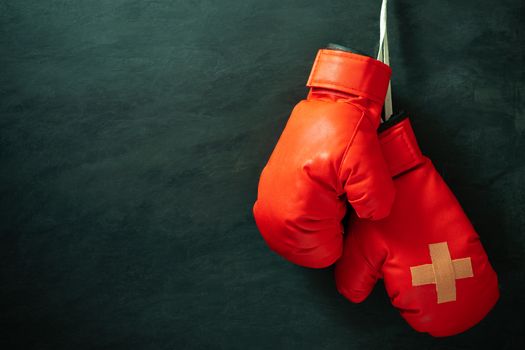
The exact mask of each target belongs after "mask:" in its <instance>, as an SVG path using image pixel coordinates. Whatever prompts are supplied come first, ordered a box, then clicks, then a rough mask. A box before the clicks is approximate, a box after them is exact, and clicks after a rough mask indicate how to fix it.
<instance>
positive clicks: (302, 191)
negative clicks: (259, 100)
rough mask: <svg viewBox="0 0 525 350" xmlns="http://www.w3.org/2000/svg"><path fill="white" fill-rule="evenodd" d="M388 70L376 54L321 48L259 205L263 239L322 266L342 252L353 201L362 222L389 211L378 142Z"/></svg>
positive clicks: (302, 261) (390, 191) (291, 256)
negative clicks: (348, 209) (345, 223)
mask: <svg viewBox="0 0 525 350" xmlns="http://www.w3.org/2000/svg"><path fill="white" fill-rule="evenodd" d="M339 48H340V47H339ZM390 74H391V71H390V68H389V67H388V66H387V65H385V64H383V63H381V62H379V61H377V60H375V59H373V58H370V57H367V56H362V55H358V54H355V53H352V52H347V51H343V50H340V49H322V50H319V52H318V54H317V57H316V59H315V62H314V65H313V68H312V72H311V74H310V78H309V79H308V83H307V86H308V87H310V92H309V94H308V97H307V99H306V100H303V101H301V102H300V103H299V104H298V105H297V106H296V107H295V108H294V110H293V112H292V114H291V116H290V118H289V120H288V123H287V124H286V127H285V129H284V131H283V133H282V135H281V137H280V138H279V141H278V142H277V145H276V146H275V149H274V150H273V153H272V155H271V157H270V159H269V161H268V163H267V165H266V167H265V168H264V169H263V171H262V174H261V178H260V182H259V190H258V198H257V201H256V203H255V205H254V216H255V220H256V223H257V226H258V228H259V231H260V232H261V234H262V236H263V237H264V239H265V240H266V242H267V243H268V245H269V246H270V248H271V249H273V250H274V251H275V252H277V253H278V254H280V255H281V256H283V257H284V258H286V259H288V260H289V261H291V262H293V263H296V264H298V265H302V266H306V267H313V268H322V267H326V266H329V265H331V264H333V263H334V262H335V261H336V260H337V259H338V258H339V257H340V255H341V252H342V238H343V231H344V229H343V227H342V224H341V220H342V218H343V217H344V215H345V213H346V203H347V201H348V202H349V203H350V204H351V205H352V206H353V208H354V209H355V211H356V213H357V215H359V217H361V218H364V219H381V218H384V217H385V216H387V215H388V213H389V212H390V207H391V205H392V202H393V199H394V186H393V183H392V179H391V178H390V175H389V173H388V168H387V166H386V163H385V161H384V159H383V155H382V153H381V149H380V146H379V143H378V140H377V127H378V125H379V122H380V113H381V108H382V106H383V100H384V98H385V94H386V90H387V87H388V83H389V79H390Z"/></svg>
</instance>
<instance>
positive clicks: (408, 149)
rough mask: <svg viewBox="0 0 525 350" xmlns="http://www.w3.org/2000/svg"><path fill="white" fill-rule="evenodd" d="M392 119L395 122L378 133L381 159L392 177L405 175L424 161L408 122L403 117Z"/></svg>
mask: <svg viewBox="0 0 525 350" xmlns="http://www.w3.org/2000/svg"><path fill="white" fill-rule="evenodd" d="M393 118H396V120H395V121H393V123H392V124H391V125H389V126H388V128H386V129H384V130H383V131H381V132H380V133H379V143H380V144H381V150H382V151H383V157H384V158H385V160H386V162H387V164H388V169H389V170H390V175H392V177H394V176H397V175H400V174H402V173H405V172H407V171H409V170H411V169H413V168H415V167H416V166H418V165H420V164H421V163H423V162H424V161H425V157H424V156H423V154H421V150H420V149H419V146H418V144H417V140H416V136H415V135H414V131H413V130H412V126H411V125H410V120H409V119H408V118H407V117H406V116H405V115H399V116H396V117H393ZM393 118H391V119H393Z"/></svg>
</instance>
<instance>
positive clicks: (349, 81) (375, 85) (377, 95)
mask: <svg viewBox="0 0 525 350" xmlns="http://www.w3.org/2000/svg"><path fill="white" fill-rule="evenodd" d="M390 75H391V70H390V67H388V66H387V65H386V64H384V63H382V62H379V61H378V60H375V59H373V58H371V57H367V56H361V55H357V54H354V53H350V52H344V51H339V50H328V49H321V50H319V52H318V53H317V57H316V58H315V62H314V65H313V68H312V72H311V73H310V77H309V78H308V82H307V83H306V86H308V87H310V88H313V87H318V88H325V89H332V90H337V91H342V92H346V93H349V94H353V95H359V96H364V97H366V98H368V99H371V100H373V101H375V102H378V103H381V104H383V101H384V98H385V94H386V91H387V89H388V82H389V81H390Z"/></svg>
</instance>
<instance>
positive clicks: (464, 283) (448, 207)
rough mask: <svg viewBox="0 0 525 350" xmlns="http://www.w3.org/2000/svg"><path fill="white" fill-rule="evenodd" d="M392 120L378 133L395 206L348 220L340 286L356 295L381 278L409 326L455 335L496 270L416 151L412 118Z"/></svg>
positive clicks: (477, 313) (476, 313)
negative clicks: (384, 213)
mask: <svg viewBox="0 0 525 350" xmlns="http://www.w3.org/2000/svg"><path fill="white" fill-rule="evenodd" d="M392 122H394V123H395V122H396V121H395V120H392ZM397 122H398V123H397V124H395V125H393V126H391V127H389V128H388V129H386V131H384V132H382V133H380V135H379V140H380V143H381V147H382V149H383V154H384V156H385V159H386V161H387V163H388V166H389V169H390V172H391V174H392V176H393V177H394V184H395V187H396V200H395V201H394V205H393V207H392V212H391V214H390V216H389V217H388V218H386V219H384V220H381V221H378V222H369V221H366V220H360V219H358V218H355V217H354V218H352V219H351V220H350V222H349V224H348V231H349V233H348V236H347V238H346V239H345V244H344V253H343V256H342V257H341V259H340V260H339V261H338V262H337V265H336V269H335V278H336V283H337V288H338V290H339V292H340V293H341V294H343V295H344V296H345V297H346V298H348V299H350V300H351V301H353V302H361V301H363V300H364V299H365V298H366V297H367V296H368V294H369V293H370V291H371V290H372V288H373V287H374V285H375V283H376V281H377V279H378V278H384V282H385V287H386V290H387V292H388V295H390V298H391V301H392V304H393V305H394V306H395V307H396V308H398V309H399V310H400V312H401V315H402V316H403V317H404V318H405V319H406V320H407V322H408V323H409V324H410V325H411V326H412V327H413V328H415V329H416V330H417V331H420V332H428V333H430V334H431V335H433V336H437V337H441V336H449V335H453V334H456V333H460V332H463V331H465V330H466V329H468V328H470V327H472V326H474V325H475V324H476V323H478V322H479V321H480V320H481V319H482V318H483V317H485V315H486V314H487V313H488V312H489V310H490V309H491V308H492V307H493V306H494V304H495V303H496V301H497V299H498V297H499V291H498V280H497V276H496V273H495V272H494V270H493V269H492V267H491V265H490V263H489V261H488V258H487V255H486V253H485V251H484V249H483V247H482V245H481V242H480V241H479V237H478V235H477V234H476V232H475V231H474V228H473V227H472V225H471V224H470V222H469V220H468V218H467V216H466V215H465V213H464V212H463V210H462V209H461V206H460V205H459V203H458V201H457V200H456V198H455V196H454V195H453V194H452V192H451V191H450V189H449V188H448V186H447V185H446V184H445V182H444V181H443V179H442V178H441V176H439V174H438V173H437V171H436V170H435V169H434V166H433V165H432V163H431V161H430V160H429V159H428V158H426V157H424V156H423V155H422V154H421V151H420V150H419V147H418V145H417V142H416V139H415V136H414V133H413V131H412V128H411V126H410V122H409V120H408V119H398V120H397ZM389 124H390V121H389Z"/></svg>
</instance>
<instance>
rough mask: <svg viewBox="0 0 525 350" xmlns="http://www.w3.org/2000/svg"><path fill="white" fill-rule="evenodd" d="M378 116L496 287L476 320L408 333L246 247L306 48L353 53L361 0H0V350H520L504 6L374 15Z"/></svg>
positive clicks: (387, 315) (517, 221)
mask: <svg viewBox="0 0 525 350" xmlns="http://www.w3.org/2000/svg"><path fill="white" fill-rule="evenodd" d="M390 2H391V4H390V30H391V31H390V46H391V55H392V65H393V69H394V75H393V91H394V103H395V105H396V106H398V107H402V108H403V109H405V110H407V111H408V112H409V113H410V115H411V116H412V121H413V124H414V127H415V130H416V133H417V135H418V137H419V139H420V144H421V147H422V149H423V150H424V152H425V153H426V154H427V155H429V156H430V157H431V158H432V159H433V160H434V162H435V164H436V166H437V168H438V170H439V171H440V172H441V174H442V175H443V176H444V178H445V179H446V181H447V182H448V183H449V184H450V186H451V187H452V189H453V190H454V191H455V193H456V194H457V196H458V198H459V200H460V202H461V203H462V204H463V206H464V207H465V210H466V212H467V213H468V215H469V216H470V218H471V219H472V221H473V223H474V225H475V227H476V228H477V230H478V232H479V234H480V236H481V238H482V241H483V243H484V244H485V247H486V250H487V252H488V254H489V256H490V257H491V261H492V263H493V265H494V267H495V269H496V270H497V272H498V273H499V277H500V283H501V292H502V297H501V300H500V302H499V303H498V305H497V307H496V308H495V310H494V311H493V312H492V313H491V314H490V315H489V317H487V318H486V319H485V320H484V321H483V322H482V323H481V324H480V325H479V326H477V327H475V328H474V329H472V330H471V331H469V332H467V333H465V334H462V335H460V336H457V337H453V338H448V339H444V340H436V339H433V338H430V337H429V336H426V335H422V334H418V333H416V332H415V331H413V330H411V329H410V328H409V327H408V326H407V325H406V324H405V322H404V321H403V320H402V319H401V317H400V316H399V315H398V314H397V311H396V310H394V309H393V308H392V307H391V306H390V304H389V300H388V298H387V296H386V293H385V292H384V288H383V286H382V285H381V284H380V285H378V286H377V288H376V290H375V291H374V293H373V295H372V296H371V297H370V299H369V300H367V301H366V302H364V303H363V304H361V305H352V304H350V303H349V302H347V301H345V300H344V299H343V298H342V297H341V296H339V295H338V294H337V292H336V291H335V288H334V282H333V279H332V271H331V270H318V271H314V270H308V269H303V268H299V267H296V266H293V265H291V264H289V263H287V262H285V261H284V260H282V259H281V258H279V257H278V256H276V255H275V254H273V253H271V252H270V251H269V249H268V248H267V247H266V246H265V244H264V242H263V240H262V238H261V237H260V235H259V234H258V232H257V229H256V227H255V225H254V222H253V218H252V214H251V207H252V204H253V202H254V200H255V197H256V189H257V182H258V176H259V172H260V170H261V169H262V167H263V166H264V164H265V162H266V160H267V158H268V156H269V154H270V152H271V150H272V148H273V146H274V144H275V142H276V140H277V138H278V136H279V134H280V132H281V130H282V128H283V126H284V124H285V122H286V120H287V118H288V114H289V113H290V111H291V109H292V107H293V105H294V104H295V103H296V102H297V101H299V100H300V99H301V98H302V97H304V96H305V94H306V89H305V87H304V84H305V81H306V79H307V77H308V74H309V70H310V66H311V64H312V62H313V59H314V57H315V53H316V50H317V49H318V48H320V47H323V46H324V45H325V44H326V43H328V42H336V43H340V44H344V45H347V46H351V47H353V48H356V49H360V50H363V51H365V52H367V53H370V54H373V53H374V50H375V49H376V40H377V37H378V23H377V22H378V16H379V8H380V0H377V1H370V0H353V1H349V0H337V1H326V2H325V1H313V0H309V1H299V0H295V1H291V0H243V1H241V0H237V1H233V0H221V1H218V0H217V1H210V0H207V1H169V0H156V1H153V0H105V1H102V0H91V1H64V0H47V1H44V0H16V1H1V2H0V30H1V32H0V69H1V71H0V98H1V99H0V113H1V117H0V198H1V199H0V321H1V325H0V345H3V347H2V348H3V349H16V348H22V347H25V348H28V349H81V348H86V349H87V348H89V349H176V348H177V349H178V348H192V349H198V348H219V349H248V348H261V349H262V348H266V349H267V348H272V349H273V348H286V349H294V348H297V349H412V348H413V349H470V348H472V349H480V348H481V347H482V346H484V345H487V346H488V348H498V349H511V348H522V346H523V345H524V334H523V330H524V317H523V313H522V312H520V311H519V310H524V309H525V305H524V304H525V303H524V295H525V288H524V285H525V273H524V266H525V260H524V254H525V239H524V233H525V232H524V227H525V109H524V103H523V102H524V99H523V95H524V91H525V83H524V81H525V79H524V78H525V77H524V68H523V66H524V49H523V47H524V27H523V23H524V5H523V2H522V1H520V0H508V1H502V0H500V1H479V0H478V1H476V0H470V1H451V0H449V1H437V0H436V1H409V0H402V1H400V0H391V1H390Z"/></svg>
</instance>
